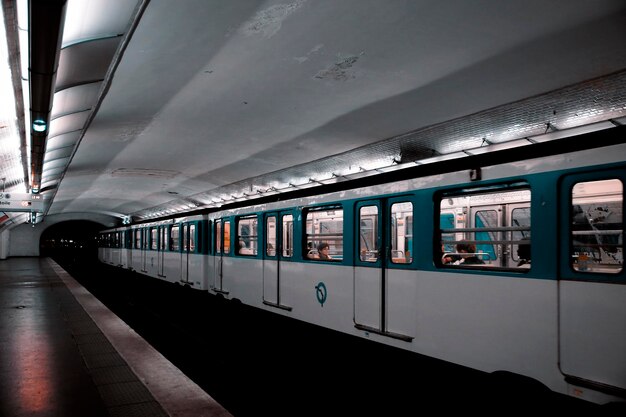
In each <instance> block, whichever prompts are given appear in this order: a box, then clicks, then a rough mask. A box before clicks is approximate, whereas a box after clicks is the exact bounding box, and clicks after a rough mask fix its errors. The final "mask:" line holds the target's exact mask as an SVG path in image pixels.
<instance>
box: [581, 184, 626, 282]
mask: <svg viewBox="0 0 626 417" xmlns="http://www.w3.org/2000/svg"><path fill="white" fill-rule="evenodd" d="M623 187H624V185H623V184H622V181H620V180H618V179H609V180H601V181H589V182H579V183H576V184H575V185H574V187H573V188H572V194H571V225H572V226H571V232H570V233H571V235H570V239H571V244H570V257H571V266H572V268H573V269H574V270H575V271H579V272H601V273H609V274H617V273H619V272H621V270H622V265H623V263H624V229H623V222H624V217H623V212H622V209H623V207H624V206H623V198H624V196H623V189H624V188H623Z"/></svg>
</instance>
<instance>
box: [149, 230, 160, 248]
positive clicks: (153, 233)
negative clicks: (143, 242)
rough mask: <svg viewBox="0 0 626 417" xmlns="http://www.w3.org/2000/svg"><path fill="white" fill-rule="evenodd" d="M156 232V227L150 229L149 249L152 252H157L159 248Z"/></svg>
mask: <svg viewBox="0 0 626 417" xmlns="http://www.w3.org/2000/svg"><path fill="white" fill-rule="evenodd" d="M157 232H158V231H157V228H156V227H151V228H150V249H152V250H157V249H158V248H159V246H158V243H159V239H158V235H157Z"/></svg>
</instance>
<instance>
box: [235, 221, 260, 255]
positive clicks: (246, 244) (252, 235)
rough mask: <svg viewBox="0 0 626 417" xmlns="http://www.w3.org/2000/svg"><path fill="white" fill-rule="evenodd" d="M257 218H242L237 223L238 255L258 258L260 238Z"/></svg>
mask: <svg viewBox="0 0 626 417" xmlns="http://www.w3.org/2000/svg"><path fill="white" fill-rule="evenodd" d="M257 225H258V218H257V216H249V217H240V218H239V219H238V221H237V254H239V255H250V256H256V254H257V251H258V249H257V246H258V244H257V236H258V234H257V233H258V227H257Z"/></svg>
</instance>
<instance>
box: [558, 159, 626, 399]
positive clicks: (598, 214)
mask: <svg viewBox="0 0 626 417" xmlns="http://www.w3.org/2000/svg"><path fill="white" fill-rule="evenodd" d="M625 186H626V171H619V170H613V171H604V172H593V173H588V174H578V175H570V176H567V177H564V178H563V181H562V182H561V188H560V196H559V197H560V200H559V201H560V204H561V207H560V210H559V212H560V213H562V215H561V217H560V219H559V221H560V229H559V233H560V236H559V239H558V241H559V242H560V247H559V254H560V256H559V286H558V289H559V304H558V306H559V312H558V317H559V327H558V328H559V364H560V368H561V372H563V373H564V374H565V375H566V379H567V380H568V381H569V382H571V383H573V384H574V385H577V386H578V387H582V388H580V389H576V390H575V391H574V394H577V395H580V396H582V397H583V398H585V392H584V391H585V390H584V388H585V387H589V388H593V389H597V390H599V391H605V392H609V393H610V392H611V390H612V391H613V392H619V391H621V392H622V393H623V392H626V391H624V390H626V355H625V354H624V353H625V352H626V331H625V329H626V303H625V302H624V300H626V271H625V270H624V188H625Z"/></svg>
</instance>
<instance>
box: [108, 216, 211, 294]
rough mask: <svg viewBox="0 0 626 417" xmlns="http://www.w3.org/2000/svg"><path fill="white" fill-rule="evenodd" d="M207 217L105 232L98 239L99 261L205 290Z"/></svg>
mask: <svg viewBox="0 0 626 417" xmlns="http://www.w3.org/2000/svg"><path fill="white" fill-rule="evenodd" d="M205 218H206V216H203V215H197V216H188V217H181V218H177V219H175V220H172V219H170V220H162V221H156V222H151V223H146V224H142V225H133V226H129V227H124V228H115V229H109V230H103V231H102V232H100V238H99V242H100V243H101V244H100V247H99V249H98V257H99V260H100V261H101V262H103V263H107V264H110V265H114V266H120V267H123V268H126V269H130V270H132V271H136V272H139V273H141V274H144V275H147V276H150V277H153V278H157V279H161V280H164V281H168V282H171V283H175V284H181V285H184V286H187V287H190V288H194V289H198V290H203V291H206V290H207V289H208V272H207V267H208V261H209V256H208V253H207V249H208V243H207V242H208V236H207V233H208V229H207V225H208V222H207V221H206V219H205ZM119 242H122V243H119Z"/></svg>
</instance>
